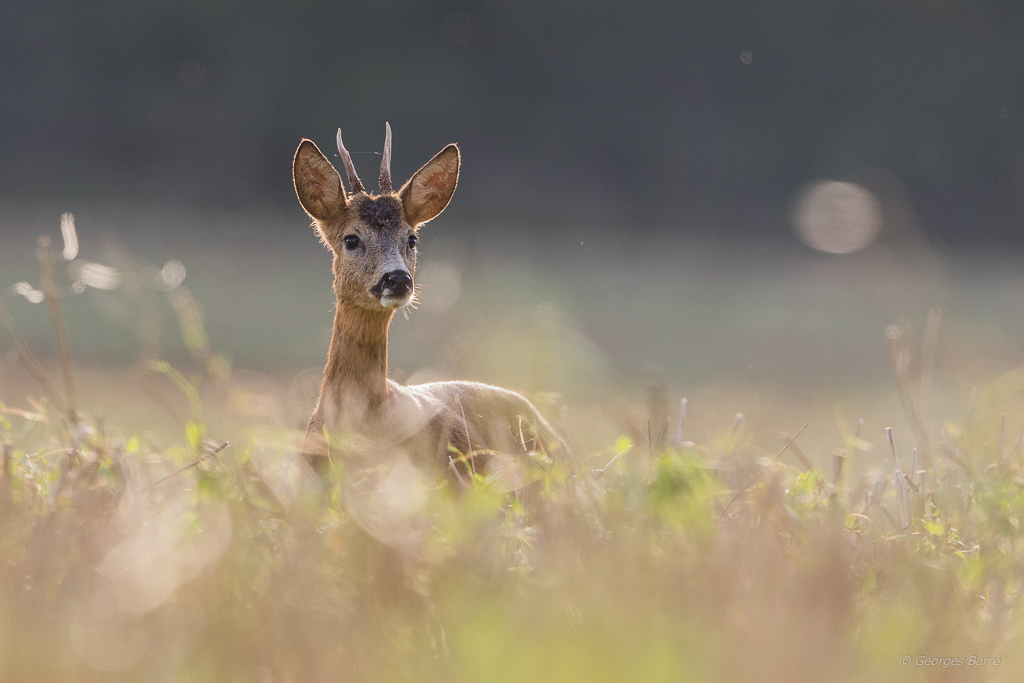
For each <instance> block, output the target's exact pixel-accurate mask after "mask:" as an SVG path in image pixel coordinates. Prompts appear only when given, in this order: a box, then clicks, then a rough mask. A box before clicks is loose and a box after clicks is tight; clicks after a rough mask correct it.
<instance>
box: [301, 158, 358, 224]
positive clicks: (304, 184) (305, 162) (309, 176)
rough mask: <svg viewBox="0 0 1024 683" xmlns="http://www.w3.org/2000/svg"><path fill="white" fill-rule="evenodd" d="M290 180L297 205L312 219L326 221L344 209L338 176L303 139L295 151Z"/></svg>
mask: <svg viewBox="0 0 1024 683" xmlns="http://www.w3.org/2000/svg"><path fill="white" fill-rule="evenodd" d="M292 180H293V181H294V182H295V194H297V195H298V196H299V203H300V204H302V208H303V209H305V210H306V213H308V214H309V215H310V217H311V218H313V219H314V220H317V221H321V222H322V221H326V220H329V219H331V218H333V217H335V216H336V215H338V212H339V211H341V210H342V209H344V208H345V188H343V187H342V186H341V176H339V175H338V172H337V171H336V170H334V166H332V165H331V162H329V161H328V160H327V157H325V156H324V155H323V153H322V152H321V151H320V150H319V149H317V146H316V145H315V144H313V142H312V141H311V140H303V141H302V142H301V143H299V148H298V149H297V150H295V160H294V161H293V162H292Z"/></svg>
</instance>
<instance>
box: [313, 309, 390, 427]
mask: <svg viewBox="0 0 1024 683" xmlns="http://www.w3.org/2000/svg"><path fill="white" fill-rule="evenodd" d="M393 315H394V311H369V310H367V309H365V308H361V307H359V306H354V305H351V304H345V303H342V302H340V301H339V302H338V307H337V310H336V311H335V314H334V332H333V334H332V335H331V346H330V350H329V351H328V352H327V367H326V369H325V370H324V383H323V387H322V389H321V399H320V400H321V402H324V401H329V402H333V404H334V405H333V407H334V408H336V409H339V410H341V412H342V413H346V412H351V411H352V409H356V410H359V409H361V410H363V411H369V412H371V413H375V412H378V411H379V410H380V408H381V407H382V406H383V405H384V402H385V400H386V399H387V396H388V383H387V378H388V327H389V326H390V325H391V318H392V316H393Z"/></svg>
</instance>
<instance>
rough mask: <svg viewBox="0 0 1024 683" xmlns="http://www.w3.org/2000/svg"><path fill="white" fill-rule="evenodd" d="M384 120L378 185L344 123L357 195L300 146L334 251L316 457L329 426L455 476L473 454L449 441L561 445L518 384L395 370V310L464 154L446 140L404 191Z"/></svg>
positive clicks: (299, 168) (313, 438) (312, 198)
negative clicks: (359, 162) (363, 167)
mask: <svg viewBox="0 0 1024 683" xmlns="http://www.w3.org/2000/svg"><path fill="white" fill-rule="evenodd" d="M385 125H386V134H385V140H384V155H383V159H382V161H381V167H380V194H376V195H375V194H371V193H369V192H367V191H366V190H365V189H364V187H363V184H362V182H360V180H359V176H358V175H357V174H356V170H355V167H354V165H353V164H352V158H351V157H350V156H349V153H348V151H347V150H346V149H345V146H344V145H343V144H342V141H341V130H340V129H339V130H338V137H337V143H338V152H339V154H340V155H341V161H342V163H343V164H344V166H345V171H346V175H347V176H348V182H349V185H350V187H351V190H352V191H351V194H347V193H346V192H345V188H344V186H343V185H342V182H341V177H340V176H339V175H338V172H337V171H336V170H335V168H334V166H332V165H331V163H330V162H329V161H328V160H327V158H326V157H325V156H324V155H323V153H321V152H320V150H319V149H318V148H317V146H316V145H315V144H314V143H313V142H312V141H310V140H303V141H302V142H301V143H300V144H299V148H298V150H296V152H295V160H294V162H293V166H292V173H293V179H294V182H295V192H296V194H298V197H299V202H300V203H301V204H302V208H303V209H305V211H306V213H308V214H309V216H310V218H312V219H313V228H314V229H315V230H316V232H317V233H318V234H319V235H320V239H321V240H322V241H323V243H324V245H326V246H327V247H328V248H329V249H330V250H331V253H332V254H333V258H334V264H333V269H334V294H335V296H336V297H337V307H336V310H335V315H334V331H333V334H332V335H331V344H330V349H329V351H328V353H327V365H326V368H325V370H324V378H323V383H322V385H321V387H320V397H319V399H318V400H317V404H316V408H315V409H314V411H313V415H312V417H311V418H310V420H309V427H308V429H307V432H306V443H305V447H304V452H305V456H306V458H307V460H308V461H309V462H310V464H311V465H313V467H314V469H316V470H318V471H320V470H322V468H323V465H324V463H325V461H326V460H327V457H325V456H328V455H329V451H328V447H329V446H328V443H327V441H326V440H325V439H324V436H323V434H324V429H325V428H326V430H327V431H328V432H329V433H330V432H333V433H336V434H337V433H340V434H348V435H356V436H358V437H360V438H361V439H362V440H361V443H362V444H363V446H362V448H363V450H366V449H370V450H377V451H379V450H380V449H381V448H383V449H385V450H391V451H394V450H401V451H403V452H404V453H406V454H407V455H408V456H409V458H410V459H411V461H412V462H414V463H416V464H417V465H421V466H422V465H430V464H434V465H437V466H440V467H442V468H444V469H445V470H448V469H452V470H453V471H454V472H455V476H460V475H459V474H458V471H459V469H462V468H465V463H466V462H470V460H469V458H457V459H458V461H459V463H461V464H459V465H458V469H457V468H456V467H455V465H456V464H457V463H456V461H455V460H453V459H451V458H452V454H451V452H450V450H451V449H455V450H457V451H458V453H459V454H463V455H466V456H470V455H473V454H486V453H488V452H502V453H507V454H510V453H513V452H515V451H518V452H520V453H522V452H523V451H536V450H538V449H539V450H545V449H546V447H547V446H548V445H549V444H552V445H556V446H557V447H561V448H564V447H565V446H564V443H563V442H562V441H561V440H560V439H559V437H558V436H557V435H556V433H555V432H554V430H552V428H551V427H550V426H549V425H548V423H547V422H546V421H545V420H544V418H543V417H542V416H541V415H540V413H539V412H538V411H537V409H536V408H535V407H534V406H533V404H531V403H530V402H529V401H528V400H527V399H525V398H524V397H522V396H520V395H519V394H517V393H515V392H512V391H509V390H507V389H502V388H500V387H495V386H490V385H487V384H480V383H476V382H460V381H453V382H431V383H429V384H417V385H409V386H403V385H401V384H398V383H397V382H395V381H394V380H391V379H389V378H388V327H389V326H390V324H391V318H392V317H393V316H394V314H395V311H397V310H398V309H400V308H402V307H403V306H406V305H407V304H409V303H410V302H411V301H413V299H414V297H415V291H416V290H415V280H414V277H415V272H416V243H417V239H418V238H417V232H418V231H419V229H420V227H421V226H422V225H423V224H424V223H426V222H427V221H429V220H431V219H433V218H435V217H436V216H437V215H438V214H440V213H441V212H442V211H444V209H445V207H446V206H447V205H448V202H449V200H450V199H451V197H452V193H454V192H455V185H456V183H457V182H458V179H459V166H460V156H459V148H458V146H456V145H455V144H450V145H448V146H447V147H445V148H444V149H442V150H441V151H440V152H439V153H438V154H437V155H436V156H434V158H433V159H431V160H430V161H428V162H427V163H426V164H425V165H424V166H423V167H422V168H420V170H418V171H416V173H415V174H413V176H412V178H411V179H410V180H409V181H408V182H407V183H406V184H405V185H403V186H402V187H401V189H399V190H397V191H395V190H394V189H393V187H392V184H391V126H390V125H387V124H385ZM367 444H369V445H367ZM356 450H359V449H356ZM362 455H366V453H362ZM478 462H479V461H478ZM471 467H473V468H475V467H476V466H473V465H471ZM463 471H465V469H463Z"/></svg>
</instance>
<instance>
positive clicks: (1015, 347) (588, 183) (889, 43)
mask: <svg viewBox="0 0 1024 683" xmlns="http://www.w3.org/2000/svg"><path fill="white" fill-rule="evenodd" d="M0 14H2V20H0V92H2V93H3V97H0V286H2V287H3V288H4V289H3V296H4V297H5V300H6V301H7V302H8V304H9V306H10V308H11V309H12V314H13V315H14V318H15V320H16V321H17V323H18V325H19V326H20V327H21V328H22V330H23V332H24V333H25V335H26V337H27V338H28V340H29V341H30V344H31V346H32V347H33V349H36V351H37V352H38V353H39V355H41V356H43V357H51V358H52V357H53V355H54V351H53V348H54V346H53V342H52V340H51V338H52V337H51V334H50V332H49V327H48V325H49V323H48V319H47V316H46V311H45V308H44V306H40V305H37V304H33V303H32V300H31V299H32V297H31V296H26V292H29V289H26V287H28V288H38V287H39V286H40V285H39V276H38V270H37V265H36V262H35V258H34V250H35V240H36V237H37V236H38V235H40V234H48V235H51V236H53V237H54V239H55V240H57V241H58V245H59V239H60V234H61V233H60V216H61V214H62V213H64V212H71V213H73V214H74V216H75V222H76V226H77V234H78V238H79V240H80V256H79V257H78V258H79V259H89V260H90V262H96V263H99V264H101V265H105V266H107V267H110V268H114V269H115V270H117V271H118V272H124V271H125V269H129V268H130V267H133V266H131V265H130V264H137V263H145V264H151V265H152V267H154V268H158V269H159V268H161V267H163V266H164V265H165V264H167V263H171V262H176V263H179V264H181V266H182V267H183V268H184V271H183V272H184V273H187V276H186V277H185V279H184V281H183V282H184V284H185V285H186V286H187V287H189V289H190V291H191V292H192V294H194V295H195V297H196V299H197V301H198V302H199V304H200V306H201V308H202V312H203V314H204V317H205V320H206V326H207V330H208V332H209V335H210V338H211V342H212V345H213V347H214V348H215V349H216V350H217V351H219V352H221V353H223V354H225V356H227V357H228V358H230V360H231V362H232V363H233V365H234V367H235V368H236V369H237V370H239V371H243V370H244V371H246V372H250V373H252V376H253V377H256V376H257V373H258V376H259V378H260V379H259V380H258V381H257V380H256V379H253V383H254V386H257V385H258V386H264V385H266V386H271V387H274V391H276V392H277V393H278V394H280V395H281V396H284V397H286V398H285V399H282V400H285V401H288V400H291V399H289V398H287V397H293V398H294V396H295V395H301V394H302V393H303V390H302V389H301V387H302V386H305V385H304V384H303V382H305V383H306V384H308V381H307V380H308V378H309V377H310V376H311V375H312V376H313V377H315V376H316V374H317V372H318V368H319V367H322V363H323V358H324V354H325V352H326V346H327V341H328V336H329V330H330V325H331V316H332V308H331V307H332V304H333V297H332V293H331V291H330V270H329V268H330V259H329V256H328V254H327V253H326V252H325V251H324V250H323V248H322V247H321V246H320V245H319V244H318V242H317V240H316V238H315V236H314V235H313V234H312V232H311V231H310V230H309V227H308V220H307V218H306V217H305V215H304V214H303V213H302V211H301V209H300V207H299V206H298V203H297V201H296V200H295V197H294V191H293V189H292V181H291V177H290V172H291V158H292V155H293V153H294V150H295V148H296V146H297V144H298V142H299V140H300V139H301V138H303V137H309V138H312V139H313V140H314V141H316V142H317V143H318V145H319V146H320V147H321V148H322V149H323V150H324V151H325V152H328V153H329V154H330V155H331V158H332V159H336V155H335V154H334V146H333V137H334V132H335V131H336V129H337V128H338V127H339V126H340V127H341V128H342V130H343V131H344V133H345V140H346V144H347V146H348V147H349V149H350V150H351V151H352V152H353V157H354V159H355V163H356V165H357V167H358V168H359V170H360V172H361V174H362V176H363V177H364V178H366V179H368V180H370V181H371V182H369V183H368V185H370V186H371V187H372V186H373V185H374V183H373V182H372V179H373V178H375V177H376V169H377V167H378V165H379V160H380V157H379V153H380V150H381V147H382V144H383V135H384V122H385V121H389V122H390V123H391V126H392V128H393V129H394V133H395V141H394V161H393V170H394V175H395V178H396V180H404V179H405V178H407V177H408V176H409V175H411V174H412V173H413V172H414V171H415V170H416V169H417V168H418V167H419V166H420V165H421V164H423V163H424V162H425V161H427V160H428V159H429V158H430V157H431V156H432V155H433V154H434V153H436V152H437V151H438V150H440V149H441V147H443V146H444V145H445V144H447V143H448V142H452V141H456V142H458V143H459V144H460V146H461V148H462V153H463V170H462V175H461V178H460V184H459V188H458V191H457V192H456V194H455V198H454V200H453V202H452V204H451V206H450V207H449V208H448V210H447V211H446V212H445V214H444V215H443V216H442V217H441V218H439V219H438V220H437V221H435V222H434V223H431V224H429V225H428V226H426V228H425V229H424V236H423V242H422V250H421V272H420V274H419V275H418V280H419V281H420V283H421V284H422V285H423V289H422V293H421V299H422V305H421V307H420V308H419V309H418V310H415V311H411V312H410V314H409V318H408V320H404V319H401V318H399V319H397V320H396V323H395V326H394V327H393V331H392V353H391V358H392V367H393V371H394V374H395V375H396V377H398V378H400V379H406V380H412V381H419V380H421V379H428V378H435V377H464V378H469V379H478V380H484V381H491V382H496V383H501V384H504V385H507V386H510V387H512V388H515V389H519V390H522V391H526V392H530V393H531V395H534V396H538V397H544V396H549V397H550V405H551V406H553V407H555V408H556V409H557V406H558V405H559V404H561V403H563V402H564V403H567V404H569V405H570V406H571V408H572V410H573V411H575V412H576V413H578V415H577V416H576V417H575V418H574V419H575V420H576V421H577V423H578V424H581V425H593V426H594V429H596V430H597V431H596V432H595V434H596V436H595V440H596V441H600V440H601V439H606V438H607V437H608V435H609V434H612V433H614V432H615V431H617V430H621V429H622V428H623V425H624V424H625V423H628V422H629V420H630V419H632V418H630V417H629V416H630V414H631V411H632V410H634V408H633V407H634V406H637V405H645V404H648V403H650V401H651V400H652V396H662V397H665V398H664V401H665V402H666V405H669V406H674V405H675V403H676V401H678V399H679V398H680V397H681V396H684V395H685V396H689V397H690V398H691V401H690V405H691V410H692V411H694V412H693V414H692V415H691V417H692V418H694V419H695V420H696V421H695V422H694V424H695V425H697V426H696V427H694V429H697V430H698V431H697V432H696V433H694V435H693V438H695V439H699V438H701V437H702V434H701V433H700V432H699V430H700V429H701V427H700V425H702V424H705V425H707V426H706V430H707V431H708V432H711V431H714V430H716V429H720V428H723V427H727V426H728V425H729V424H730V422H731V421H732V416H733V414H734V413H736V412H743V413H744V414H746V415H747V416H748V419H749V420H752V422H751V424H753V425H755V426H757V427H758V428H760V429H764V430H767V431H768V432H769V433H771V432H773V431H774V430H780V429H788V430H791V431H795V430H796V429H797V428H799V426H800V425H802V424H804V423H806V422H812V425H813V426H812V428H811V429H810V430H809V431H808V433H807V434H808V436H807V437H805V439H809V440H810V441H811V442H812V443H813V442H814V439H816V438H818V439H821V441H822V443H825V442H826V441H828V440H829V439H834V434H833V433H832V432H833V431H834V424H833V423H832V418H831V414H832V410H833V408H834V407H835V406H837V405H844V406H846V411H847V413H848V417H851V418H856V417H857V416H860V415H863V416H865V417H866V418H867V419H868V426H869V428H870V429H871V430H873V431H872V434H873V435H876V436H877V433H880V430H881V427H882V424H881V422H882V421H883V420H887V421H888V422H890V423H891V422H892V421H893V420H892V416H893V415H894V414H898V412H899V411H898V398H897V396H896V393H895V391H894V390H893V389H892V383H891V377H890V375H891V370H890V367H889V357H888V351H887V349H886V341H885V337H884V335H883V330H884V329H885V327H886V326H887V325H889V324H891V323H898V322H901V321H905V322H906V323H907V324H908V328H907V329H908V330H916V331H917V336H918V337H919V336H920V335H921V333H922V332H923V329H924V326H925V320H926V318H927V316H928V312H929V311H930V310H932V309H933V308H941V309H942V311H943V318H942V320H943V322H942V328H941V330H942V331H941V337H940V339H941V343H940V345H939V347H938V349H939V350H938V362H937V375H936V382H935V388H936V389H935V391H936V394H937V399H936V400H937V402H938V403H940V404H942V398H941V397H942V396H943V395H946V394H948V395H949V396H955V397H963V398H950V399H949V402H948V403H949V405H948V406H946V405H943V406H942V407H939V408H937V409H936V414H937V415H941V414H943V413H942V410H946V411H948V412H950V413H952V412H955V411H957V410H962V409H964V407H965V406H964V405H963V404H962V402H963V401H966V400H967V399H966V397H967V396H968V395H969V391H965V389H966V390H969V389H970V387H972V386H974V385H975V384H977V383H978V382H983V381H986V379H989V378H991V377H993V376H994V375H996V374H998V373H1001V372H1003V371H1005V370H1007V369H1009V368H1012V367H1016V366H1017V365H1020V364H1022V363H1024V348H1022V342H1021V339H1022V333H1024V297H1022V296H1021V292H1022V291H1024V289H1022V286H1024V282H1022V277H1021V267H1020V259H1019V257H1020V254H1021V249H1022V247H1024V239H1022V237H1024V231H1022V230H1021V229H1020V223H1021V218H1022V216H1024V90H1022V88H1021V83H1022V82H1024V7H1021V6H1020V5H1018V4H1016V3H1006V2H972V3H963V2H952V1H945V0H943V1H935V0H927V1H924V0H906V1H904V0H900V1H898V2H892V1H884V2H883V1H881V0H868V1H865V2H839V3H829V4H824V5H823V4H821V3H816V2H809V1H806V0H793V1H786V2H781V3H780V2H776V3H767V4H766V3H762V2H750V1H747V0H739V1H738V2H732V3H713V2H701V3H695V2H649V3H642V4H640V5H635V4H634V5H630V4H627V3H613V2H586V3H584V2H579V1H568V2H540V1H535V0H525V1H524V2H517V3H504V2H459V1H457V0H448V1H440V2H412V1H411V0H374V1H366V2H363V1H352V2H337V3H310V2H301V1H300V2H289V3H239V2H231V1H223V2H221V1H219V2H206V3H185V4H181V3H165V2H149V3H127V2H114V1H109V0H107V1H101V2H93V3H59V2H46V1H40V2H32V3H28V2H3V3H0ZM73 270H74V269H73ZM80 271H81V269H80V268H79V269H77V270H75V272H73V273H69V274H68V285H69V291H68V293H67V296H68V297H69V300H68V301H67V303H66V308H67V316H68V333H69V335H70V337H71V339H72V352H73V356H74V360H75V362H76V366H77V367H78V372H80V373H82V374H83V375H86V376H89V377H94V378H100V377H105V378H110V377H119V375H117V374H116V373H117V372H120V371H122V370H124V371H125V372H127V371H128V369H129V368H130V367H131V365H132V363H133V362H134V361H135V360H136V359H137V358H138V357H139V354H140V340H139V333H138V329H137V328H138V326H139V323H138V321H139V318H140V310H141V308H143V307H144V306H145V304H144V302H141V300H140V297H139V296H138V295H137V294H136V293H133V292H132V291H131V288H130V287H126V286H121V285H120V284H114V285H113V286H112V287H109V288H104V287H97V286H95V283H91V282H87V281H84V280H82V279H81V278H80V277H78V276H77V275H76V273H79V272H80ZM19 282H22V283H25V286H23V287H21V289H20V290H17V291H16V290H13V289H11V288H12V287H14V286H15V285H16V283H19ZM76 283H78V285H79V286H77V287H75V286H74V285H75V284H76ZM108 284H109V283H108ZM160 306H161V308H160V309H159V310H160V312H159V315H158V318H159V319H161V320H163V327H162V332H161V334H160V340H161V345H162V348H161V349H160V352H161V355H163V356H168V357H170V358H172V359H174V358H179V357H181V356H182V355H183V350H182V348H183V347H182V346H181V342H180V340H178V338H177V336H176V330H175V327H174V323H173V320H174V313H173V312H172V310H171V309H170V307H168V306H167V305H166V304H160ZM9 348H10V345H9V342H8V341H7V340H6V338H3V341H0V351H3V352H6V351H7V350H8V349H9ZM2 359H3V360H0V400H5V401H8V402H11V403H16V402H18V401H20V400H21V398H22V397H23V396H24V394H25V391H26V387H30V385H29V384H28V382H27V379H26V376H25V375H24V373H23V372H22V371H21V370H20V369H19V364H18V359H17V356H16V354H13V353H6V355H5V356H2ZM90 373H95V374H93V375H91V374H90ZM111 373H114V374H111ZM303 373H305V374H303ZM302 377H305V378H306V379H305V380H302V379H301V378H302ZM297 378H298V379H297ZM108 384H109V385H110V386H111V388H110V389H103V388H102V387H104V386H107V385H108ZM130 386H133V385H132V384H131V383H130V382H128V381H127V380H125V381H120V380H118V381H113V382H106V383H104V382H100V381H99V380H97V381H96V382H94V383H93V384H92V387H93V390H92V391H91V392H83V393H84V394H87V396H86V397H83V401H88V400H92V401H94V402H96V404H97V405H99V406H107V407H110V406H114V405H119V404H120V405H121V408H120V412H121V413H126V414H127V415H128V416H130V415H132V414H133V412H132V411H133V410H135V409H138V410H140V411H141V410H142V408H141V407H139V406H141V405H142V403H141V402H139V403H136V402H135V401H130V402H129V406H128V409H127V410H126V409H125V407H124V405H123V404H124V403H125V398H126V397H131V396H132V394H131V390H130V389H129V388H127V387H130ZM268 391H269V390H268ZM943 392H945V393H943ZM307 393H308V392H307ZM89 395H91V397H92V398H91V399H90V398H89ZM658 400H661V399H658ZM292 404H293V408H294V411H293V414H291V413H290V415H291V417H290V418H289V420H292V421H295V422H301V415H302V414H303V412H304V411H305V410H307V407H305V404H304V403H303V402H302V401H301V400H298V399H295V400H292ZM109 409H110V410H111V411H113V410H114V408H113V407H110V408H109ZM671 410H674V408H673V409H671ZM609 415H614V416H615V417H614V419H610V418H609V417H608V416H609ZM872 415H876V416H878V417H877V420H876V422H875V423H872V422H871V416H872ZM883 416H885V417H883ZM126 419H130V417H129V418H126ZM140 419H141V418H140ZM644 419H645V418H644ZM598 427H601V429H599V428H598ZM589 429H590V428H589V427H587V428H586V429H585V428H584V427H582V426H581V427H580V428H579V429H578V430H577V431H581V432H583V431H588V430H589ZM602 429H603V431H602ZM830 429H831V430H832V431H829V430H830ZM816 435H817V436H816ZM826 435H827V436H826ZM580 438H583V437H580Z"/></svg>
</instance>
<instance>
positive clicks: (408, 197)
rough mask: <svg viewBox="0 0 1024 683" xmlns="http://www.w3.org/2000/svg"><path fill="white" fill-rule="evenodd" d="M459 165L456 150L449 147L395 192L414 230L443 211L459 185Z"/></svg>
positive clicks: (451, 146) (455, 147)
mask: <svg viewBox="0 0 1024 683" xmlns="http://www.w3.org/2000/svg"><path fill="white" fill-rule="evenodd" d="M460 165H461V158H460V156H459V148H458V146H457V145H455V144H454V143H453V144H450V145H448V146H447V147H445V148H444V149H442V150H441V151H440V152H438V153H437V154H436V155H435V156H434V158H433V159H431V160H430V161H428V162H427V163H425V164H424V165H423V168H421V169H420V170H418V171H416V173H415V174H413V176H412V178H410V179H409V182H407V183H406V184H405V186H404V187H403V188H402V189H401V190H399V191H398V196H399V197H401V198H402V207H403V208H404V209H405V216H406V220H408V221H409V225H411V226H413V227H417V226H419V225H420V224H422V223H426V222H427V221H429V220H431V219H432V218H434V217H436V216H437V214H439V213H441V212H442V211H444V208H445V207H446V206H448V202H449V201H450V200H451V198H452V194H453V193H454V192H455V186H456V185H457V184H458V183H459V166H460Z"/></svg>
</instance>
